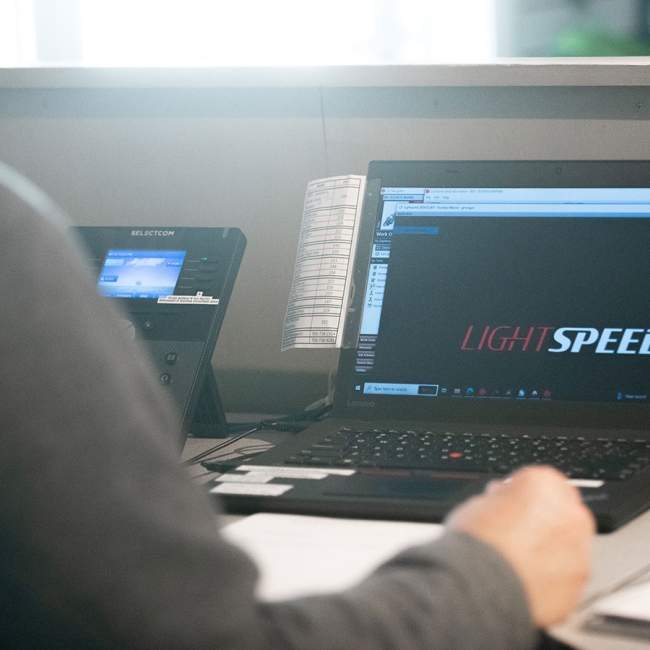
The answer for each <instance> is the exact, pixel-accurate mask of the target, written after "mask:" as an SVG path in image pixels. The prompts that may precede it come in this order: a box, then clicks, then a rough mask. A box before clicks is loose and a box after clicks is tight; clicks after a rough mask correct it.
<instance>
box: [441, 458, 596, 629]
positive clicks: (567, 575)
mask: <svg viewBox="0 0 650 650" xmlns="http://www.w3.org/2000/svg"><path fill="white" fill-rule="evenodd" d="M446 523H447V526H448V527H449V528H450V529H454V530H460V531H465V532H467V533H470V534H472V535H474V536H476V537H478V538H480V539H482V540H483V541H485V542H487V543H488V544H491V545H492V546H494V547H495V548H496V549H497V550H499V551H500V552H501V553H502V555H503V556H504V557H505V558H506V559H507V560H508V561H509V562H510V564H511V565H512V566H513V567H514V569H515V571H516V572H517V574H518V575H519V577H520V579H521V581H522V582H523V585H524V587H525V589H526V593H527V594H528V602H529V606H530V611H531V614H532V617H533V620H534V622H535V623H536V625H537V626H538V627H540V628H545V627H548V626H549V625H552V624H555V623H559V622H561V621H563V620H565V619H566V618H567V617H568V616H569V614H570V613H571V611H572V610H573V608H574V607H575V606H576V605H577V603H578V600H579V598H580V595H581V593H582V590H583V587H584V585H585V583H586V582H587V579H588V577H589V571H590V565H591V552H592V540H593V534H594V532H595V523H594V518H593V516H592V514H591V512H590V511H589V510H588V509H587V508H586V507H585V506H584V504H583V503H582V501H581V499H580V493H579V492H578V490H577V489H576V488H575V487H573V486H572V485H571V484H570V483H569V482H568V481H567V479H566V477H565V476H563V475H562V474H560V473H559V472H558V471H556V470H555V469H552V468H551V467H527V468H524V469H522V470H519V471H518V472H516V473H515V474H513V475H512V476H511V477H510V478H509V479H508V480H507V481H493V482H491V483H490V484H489V485H488V486H487V488H486V490H485V492H484V493H483V494H481V495H479V496H476V497H473V498H472V499H469V500H468V501H467V502H465V503H464V504H462V505H460V506H459V507H458V508H456V509H454V510H453V511H452V512H451V513H450V514H449V516H448V518H447V522H446Z"/></svg>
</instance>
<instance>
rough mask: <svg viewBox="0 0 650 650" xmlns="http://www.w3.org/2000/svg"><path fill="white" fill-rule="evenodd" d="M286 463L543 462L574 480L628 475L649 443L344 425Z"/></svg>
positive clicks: (490, 465) (459, 467) (445, 467)
mask: <svg viewBox="0 0 650 650" xmlns="http://www.w3.org/2000/svg"><path fill="white" fill-rule="evenodd" d="M285 462H286V464H289V465H304V466H326V467H341V468H344V467H350V468H392V469H423V470H438V471H451V472H453V471H459V472H489V473H493V474H507V473H509V472H512V471H513V470H515V469H517V468H518V467H522V466H523V465H542V464H544V465H552V466H554V467H556V468H557V469H559V470H560V471H561V472H563V473H564V474H566V475H567V476H569V477H570V478H574V479H604V480H605V479H606V480H612V479H615V480H623V479H626V478H629V477H630V476H633V475H634V474H636V473H637V472H639V471H640V470H642V469H644V468H645V467H646V466H647V465H648V464H649V463H650V442H646V441H644V440H622V439H621V440H608V439H603V438H598V439H586V438H566V437H560V436H558V437H545V436H542V437H535V438H533V437H530V436H525V435H524V436H521V437H514V436H512V437H511V436H507V435H492V434H486V433H482V434H472V433H466V432H464V433H454V432H450V431H444V432H443V431H431V430H427V431H415V430H402V431H400V430H395V429H371V430H361V429H347V428H343V429H340V430H339V431H337V432H336V433H333V434H330V435H329V436H327V437H326V438H323V439H321V440H319V441H318V442H317V443H315V444H313V445H311V446H309V447H306V448H305V449H303V450H302V451H301V452H300V453H298V454H296V455H294V456H291V457H290V458H288V459H287V460H286V461H285Z"/></svg>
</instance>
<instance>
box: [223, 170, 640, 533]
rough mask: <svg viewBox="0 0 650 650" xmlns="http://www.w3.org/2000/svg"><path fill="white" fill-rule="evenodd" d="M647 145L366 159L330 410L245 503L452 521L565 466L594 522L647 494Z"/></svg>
mask: <svg viewBox="0 0 650 650" xmlns="http://www.w3.org/2000/svg"><path fill="white" fill-rule="evenodd" d="M649 251H650V161H597V162H594V161H571V162H565V161H562V162H557V161H517V162H515V161H508V162H504V161H480V162H476V161H468V162H440V161H438V162H435V161H383V162H382V161H378V162H372V163H371V164H370V166H369V170H368V176H367V183H366V192H365V196H364V204H363V210H362V216H361V221H360V224H359V232H358V245H357V250H356V256H355V263H354V269H353V291H352V295H351V296H350V301H349V306H348V309H347V315H346V323H345V332H344V343H343V348H342V349H341V351H340V360H339V367H338V374H337V380H336V394H335V398H334V404H333V410H332V417H331V419H329V420H325V421H322V422H320V423H317V424H315V425H313V426H312V427H310V428H308V429H307V430H306V431H304V432H302V433H300V434H297V435H296V436H294V437H293V438H291V439H289V440H287V441H286V442H284V443H282V444H280V445H278V446H276V447H275V448H274V449H272V450H271V451H268V452H265V453H264V454H262V455H260V456H258V457H256V458H255V459H254V460H253V461H250V462H248V463H243V464H242V465H241V466H240V467H239V468H238V469H236V470H235V471H234V472H232V473H230V474H227V475H224V476H223V477H221V480H219V484H218V485H217V486H216V487H215V488H214V489H213V491H214V492H215V493H217V494H219V495H220V498H221V499H222V500H223V502H225V505H226V508H227V509H228V510H230V511H231V512H255V511H260V510H265V511H275V512H297V513H309V514H323V515H340V516H348V517H350V516H352V517H364V518H373V517H378V518H385V519H392V518H394V519H410V520H426V521H439V520H441V519H442V518H443V517H444V516H445V515H446V514H447V512H449V510H450V509H451V508H453V507H454V506H455V505H456V504H458V503H459V502H461V501H463V500H464V499H466V498H467V497H469V496H471V495H472V494H475V493H477V492H480V491H482V490H483V488H484V486H485V484H486V482H488V481H489V480H491V479H492V478H495V477H503V476H505V475H507V474H509V473H511V472H512V471H514V470H515V469H517V468H518V467H521V466H522V465H528V464H551V465H553V466H555V467H557V468H558V469H560V470H561V471H562V472H564V473H565V474H566V475H567V476H568V477H569V478H570V479H571V480H572V482H574V484H575V485H577V486H578V487H579V488H580V490H581V493H582V496H583V499H584V501H585V503H586V504H587V505H588V506H589V507H590V508H591V509H592V511H593V512H594V514H595V516H596V519H597V522H598V526H599V529H600V530H601V531H611V530H614V529H615V528H617V527H619V526H621V525H622V524H623V523H625V522H627V521H629V520H630V519H631V518H633V517H634V516H636V515H638V514H639V513H641V512H643V511H644V510H645V509H646V508H647V507H648V506H649V505H650V254H649Z"/></svg>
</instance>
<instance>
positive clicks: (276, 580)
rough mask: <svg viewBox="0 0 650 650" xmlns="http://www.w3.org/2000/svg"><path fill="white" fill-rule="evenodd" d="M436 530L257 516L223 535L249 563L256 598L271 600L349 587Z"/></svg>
mask: <svg viewBox="0 0 650 650" xmlns="http://www.w3.org/2000/svg"><path fill="white" fill-rule="evenodd" d="M442 531H443V526H441V525H439V524H426V523H409V522H396V521H366V520H358V519H337V518H325V517H306V516H302V515H282V514H269V513H260V514H256V515H252V516H250V517H246V518H245V519H242V520H241V521H238V522H236V523H234V524H231V525H230V526H227V527H226V528H224V529H223V534H224V536H225V537H226V538H227V539H228V540H230V541H231V542H233V543H234V544H237V545H238V546H240V547H242V548H243V549H244V550H245V551H247V552H248V554H249V555H250V556H252V558H253V559H254V560H255V562H256V563H257V565H258V567H259V569H260V581H259V583H258V590H257V594H258V596H259V598H261V599H262V600H267V601H271V600H284V599H287V598H295V597H299V596H306V595H309V594H322V593H331V592H335V591H340V590H342V589H346V588H347V587H351V586H353V585H355V584H356V583H358V582H360V581H361V580H362V579H363V578H365V577H366V576H367V575H369V574H370V573H371V572H372V571H373V570H374V569H376V568H377V567H378V566H379V565H380V564H382V563H383V562H385V561H386V560H388V559H390V558H391V557H392V556H393V555H395V554H396V553H398V552H399V551H402V550H404V549H406V548H409V547H410V546H414V545H417V544H424V543H426V542H429V541H432V540H434V539H436V538H437V537H439V536H440V535H441V534H442Z"/></svg>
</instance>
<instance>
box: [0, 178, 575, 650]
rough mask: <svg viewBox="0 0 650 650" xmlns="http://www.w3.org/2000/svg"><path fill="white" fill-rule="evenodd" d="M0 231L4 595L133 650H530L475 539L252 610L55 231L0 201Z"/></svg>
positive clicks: (235, 560)
mask: <svg viewBox="0 0 650 650" xmlns="http://www.w3.org/2000/svg"><path fill="white" fill-rule="evenodd" d="M0 188H1V184H0ZM40 210H41V211H42V208H40ZM0 227H1V228H2V237H1V238H0V274H1V275H0V277H2V281H0V306H2V311H1V312H0V345H1V346H2V351H3V356H2V362H1V363H0V441H1V444H2V454H0V531H1V532H0V588H1V587H2V584H15V585H19V586H20V588H21V590H22V593H24V594H27V595H26V596H25V598H24V599H23V600H21V603H23V605H25V606H30V607H33V608H35V609H38V610H39V611H40V610H42V611H43V612H45V614H44V616H45V619H46V621H47V620H51V621H57V622H58V627H57V630H58V631H57V634H62V635H64V634H66V633H68V632H70V633H73V632H74V633H75V634H80V635H82V637H83V638H85V639H87V640H88V642H89V643H90V641H93V642H96V643H98V644H100V645H102V647H119V648H138V649H139V650H143V649H146V648H151V649H156V650H165V649H166V648H169V649H170V650H171V649H174V650H179V649H182V648H188V649H190V648H192V649H193V650H200V649H201V648H206V649H207V648H210V649H211V650H214V649H215V648H228V649H229V650H238V649H239V648H242V649H244V648H245V649H247V650H255V649H256V648H265V649H272V648H310V649H315V648H322V649H323V650H325V649H329V648H332V649H333V648H338V649H340V648H355V650H359V649H363V648H368V649H370V648H383V649H386V650H388V649H390V648H400V649H401V650H410V649H411V648H413V649H415V648H439V649H444V648H463V649H464V650H467V649H468V648H495V647H499V648H501V649H503V650H508V649H509V648H520V649H524V648H529V647H532V646H533V645H534V643H535V639H536V632H535V628H534V623H533V621H532V619H531V616H530V613H529V612H530V611H531V610H530V609H529V606H528V597H527V591H526V589H525V587H524V582H522V580H521V578H520V577H518V575H517V573H516V571H515V569H514V568H513V566H514V565H513V564H512V563H511V562H509V561H508V560H506V559H505V557H506V554H504V553H503V551H502V550H501V549H500V548H499V545H498V544H495V543H492V541H491V540H488V543H485V542H482V541H480V540H479V539H478V538H479V537H480V536H481V532H480V530H476V531H474V530H473V531H470V532H471V533H472V534H471V535H470V534H467V533H466V532H464V531H463V530H458V531H450V532H449V533H448V534H447V535H446V536H445V537H443V539H442V540H440V541H439V542H436V543H434V544H431V545H427V546H422V547H419V548H416V549H413V550H411V551H409V552H407V553H404V554H402V555H401V556H398V557H397V558H395V559H394V560H393V561H392V562H390V563H388V564H386V565H385V566H384V567H382V568H381V569H380V570H379V571H377V572H376V573H375V574H374V575H373V576H372V577H370V578H369V579H368V580H367V581H365V582H364V583H362V584H361V585H359V586H358V587H356V588H354V589H351V590H349V591H348V592H345V593H342V594H338V595H336V596H332V597H327V598H325V597H320V598H307V599H302V600H296V601H290V602H286V603H278V604H261V603H259V602H257V601H256V600H255V597H254V589H255V582H256V578H257V574H256V569H255V568H254V566H253V564H252V563H251V561H250V560H249V559H248V558H247V557H246V556H245V555H244V554H243V553H242V552H241V551H240V550H239V549H237V548H235V547H233V546H231V545H230V544H228V543H226V542H225V541H224V540H223V538H222V537H221V536H220V535H219V532H218V530H217V526H216V523H215V522H216V519H215V516H214V506H213V504H212V503H211V502H210V501H209V499H208V498H207V496H206V495H205V494H204V492H203V491H202V489H201V488H199V487H198V486H196V485H194V484H193V483H192V482H191V480H190V479H189V477H188V476H187V475H186V472H185V471H184V470H183V469H182V468H181V466H180V465H179V463H178V450H176V449H175V440H174V438H175V432H174V431H172V430H171V427H170V426H169V424H168V423H169V421H170V418H169V408H170V407H169V405H168V404H167V403H166V402H165V401H164V400H162V399H161V398H160V397H159V395H158V392H157V391H156V390H155V386H154V384H153V380H152V378H151V377H150V374H149V372H148V370H149V369H148V368H147V366H146V363H145V362H144V361H143V360H142V359H141V358H140V356H139V355H138V354H137V351H136V349H135V347H134V346H133V344H131V343H129V342H127V341H125V340H122V338H121V337H120V334H119V332H118V328H117V327H116V322H117V320H116V314H115V313H114V312H113V310H112V308H111V306H110V305H109V304H108V301H106V300H103V299H100V298H99V296H98V295H97V292H96V288H95V287H94V286H93V285H92V283H91V282H90V281H89V280H88V278H87V277H86V271H85V269H84V268H83V267H82V264H81V262H80V258H79V256H78V255H77V253H76V251H75V250H74V248H73V247H72V246H71V245H70V244H69V242H68V241H67V238H66V236H65V234H64V233H62V231H61V229H60V227H59V226H58V225H55V224H53V223H51V222H49V221H47V220H44V219H43V218H42V217H41V216H40V215H39V214H38V211H36V210H35V209H34V207H33V206H32V205H30V203H29V201H27V202H26V201H25V200H24V199H21V198H18V197H16V196H14V195H13V194H12V193H11V192H9V191H7V190H6V189H0ZM470 520H471V517H470ZM459 528H462V526H459ZM479 528H480V526H479ZM497 549H498V550H497ZM567 613H568V612H567ZM34 625H36V624H34ZM46 627H47V626H46ZM20 629H22V628H20Z"/></svg>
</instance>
